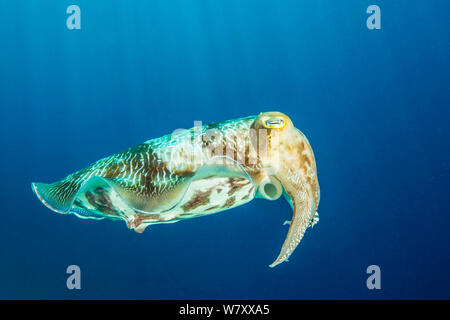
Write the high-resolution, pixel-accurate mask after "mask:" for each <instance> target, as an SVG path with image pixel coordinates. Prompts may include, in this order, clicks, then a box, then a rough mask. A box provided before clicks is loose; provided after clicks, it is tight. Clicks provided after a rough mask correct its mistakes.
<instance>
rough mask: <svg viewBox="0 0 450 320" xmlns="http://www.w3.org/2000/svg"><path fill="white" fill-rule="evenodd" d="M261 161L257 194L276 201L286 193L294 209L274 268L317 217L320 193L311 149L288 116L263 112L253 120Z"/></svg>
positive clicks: (288, 253)
mask: <svg viewBox="0 0 450 320" xmlns="http://www.w3.org/2000/svg"><path fill="white" fill-rule="evenodd" d="M252 128H253V129H254V130H255V131H256V136H257V139H256V142H257V143H258V157H259V160H260V163H261V167H262V169H261V171H260V173H259V177H258V178H257V179H255V180H256V181H257V183H258V195H259V196H260V197H263V198H266V199H268V200H276V199H278V198H279V197H280V196H281V194H284V195H285V197H286V199H287V200H288V201H289V203H290V204H291V206H292V208H293V211H294V213H293V217H292V220H291V221H290V227H289V231H288V234H287V237H286V240H285V241H284V244H283V247H282V248H281V252H280V254H279V255H278V257H277V259H276V260H275V261H274V262H273V263H272V264H271V265H270V267H274V266H276V265H278V264H280V263H281V262H283V261H286V260H287V259H288V258H289V256H290V255H291V254H292V252H293V251H294V249H295V248H296V247H297V245H298V244H299V243H300V240H301V239H302V237H303V235H304V233H305V231H306V229H307V228H308V227H309V226H312V225H313V224H314V222H315V219H316V217H317V213H316V210H317V207H318V205H319V199H320V192H319V182H318V180H317V169H316V162H315V159H314V154H313V151H312V148H311V146H310V144H309V142H308V140H307V139H306V137H305V136H304V134H303V133H301V132H300V131H299V130H298V129H296V128H295V127H294V125H293V123H292V121H291V119H289V117H288V116H286V115H285V114H283V113H280V112H264V113H261V114H260V115H259V116H258V117H257V118H256V120H255V122H254V123H253V126H252Z"/></svg>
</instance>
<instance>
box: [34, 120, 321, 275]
mask: <svg viewBox="0 0 450 320" xmlns="http://www.w3.org/2000/svg"><path fill="white" fill-rule="evenodd" d="M32 189H33V191H34V192H35V193H36V195H37V197H38V198H39V200H40V201H42V203H43V204H44V205H46V206H47V207H48V208H49V209H51V210H53V211H55V212H58V213H62V214H70V213H72V214H74V215H76V216H78V217H80V218H84V219H97V220H99V219H105V218H108V219H113V220H123V221H125V222H126V224H127V226H128V228H130V229H134V230H135V231H136V232H139V233H141V232H143V231H144V229H145V228H146V227H147V226H149V225H151V224H157V223H172V222H177V221H180V220H184V219H190V218H194V217H200V216H204V215H209V214H212V213H217V212H221V211H224V210H228V209H231V208H234V207H236V206H240V205H243V204H245V203H247V202H249V201H250V200H252V199H254V198H264V199H267V200H276V199H278V198H279V197H281V195H284V197H285V198H286V200H287V201H288V202H289V204H290V205H291V207H292V209H293V217H292V220H291V221H286V222H287V223H288V224H289V225H290V227H289V231H288V234H287V237H286V239H285V241H284V244H283V246H282V248H281V252H280V253H279V255H278V257H277V258H276V260H275V261H274V262H273V263H272V264H271V265H270V267H274V266H276V265H278V264H280V263H281V262H283V261H286V260H287V259H288V258H289V256H290V255H291V254H292V252H293V251H294V249H295V248H296V247H297V245H298V244H299V242H300V240H301V239H302V237H303V235H304V233H305V231H306V229H307V228H308V227H311V226H313V225H314V224H315V223H316V222H317V221H318V214H317V207H318V205H319V199H320V192H319V183H318V180H317V169H316V162H315V158H314V154H313V151H312V148H311V146H310V144H309V142H308V140H307V139H306V137H305V136H304V135H303V133H301V132H300V131H299V130H298V129H296V128H295V127H294V125H293V124H292V121H291V120H290V119H289V117H288V116H286V115H285V114H283V113H280V112H263V113H261V114H259V115H257V116H250V117H245V118H240V119H236V120H229V121H224V122H218V123H214V124H208V125H204V126H201V125H197V126H194V127H193V128H191V129H189V130H176V131H174V132H173V133H172V134H168V135H165V136H163V137H161V138H157V139H152V140H149V141H147V142H144V143H142V144H139V145H137V146H134V147H132V148H129V149H127V150H124V151H122V152H119V153H116V154H114V155H112V156H109V157H106V158H104V159H101V160H99V161H97V162H95V163H94V164H92V165H90V166H88V167H87V168H85V169H82V170H80V171H77V172H75V173H72V174H70V175H69V176H67V177H66V178H64V179H62V180H60V181H57V182H54V183H50V184H45V183H32Z"/></svg>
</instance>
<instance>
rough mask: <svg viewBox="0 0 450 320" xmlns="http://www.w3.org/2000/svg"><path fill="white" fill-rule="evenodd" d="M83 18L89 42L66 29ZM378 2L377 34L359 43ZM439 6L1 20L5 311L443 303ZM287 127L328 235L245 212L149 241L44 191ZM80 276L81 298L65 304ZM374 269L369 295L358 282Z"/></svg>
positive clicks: (226, 4)
mask: <svg viewBox="0 0 450 320" xmlns="http://www.w3.org/2000/svg"><path fill="white" fill-rule="evenodd" d="M70 4H77V5H79V6H80V8H81V16H82V29H81V30H72V31H70V30H68V29H67V28H66V18H67V16H68V15H67V14H66V12H65V11H66V8H67V7H68V6H69V5H70ZM371 4H378V5H379V6H380V7H381V13H382V21H381V23H382V29H381V30H368V29H367V28H366V19H367V17H368V14H366V12H365V11H366V8H367V7H368V6H369V5H371ZM449 9H450V3H449V2H448V1H445V0H433V1H411V0H408V1H406V0H396V1H380V0H377V1H365V0H346V1H333V0H314V1H313V0H308V1H307V0H305V1H300V0H283V1H266V0H214V1H207V0H203V1H188V0H184V1H181V0H170V1H167V0H151V1H144V0H135V1H125V0H123V1H119V0H116V1H113V0H110V1H106V0H98V1H88V0H70V1H66V0H51V1H50V0H47V1H31V0H30V1H13V0H5V1H2V2H1V3H0V139H1V141H0V143H1V157H0V173H1V179H0V188H1V189H0V191H1V193H0V197H1V198H0V200H1V210H0V218H1V220H0V298H8V299H10V298H16V299H17V298H27V299H37V298H41V299H49V298H57V299H94V298H114V299H118V298H124V299H128V298H133V299H184V298H190V299H197V298H202V299H215V298H224V299H229V298H243V299H335V298H341V299H353V298H356V299H394V298H450V273H449V269H450V250H449V244H450V232H449V230H450V210H449V204H450V202H449V187H450V182H449V181H450V179H449V178H450V165H449V160H450V157H449V150H450V143H449V141H450V130H449V118H450V117H449V115H450V111H449V108H450V90H449V83H450V62H449V48H450V42H449V39H450V37H449V35H450V23H449V20H448V12H449ZM268 110H279V111H282V112H284V113H286V114H287V115H289V116H290V117H291V119H292V120H293V122H294V124H295V125H296V126H297V127H298V128H299V129H300V130H302V131H303V132H304V133H305V134H306V135H307V137H308V138H309V140H310V142H311V144H312V146H313V148H314V151H315V155H316V160H317V167H318V176H319V182H320V186H321V203H320V206H319V214H320V222H319V224H318V225H317V226H316V227H314V229H312V230H311V229H309V230H308V231H307V233H306V235H305V237H304V239H303V240H302V242H301V244H300V245H299V247H298V248H297V249H296V251H295V252H294V254H293V255H292V257H291V258H290V262H288V263H283V264H281V265H279V266H278V267H276V268H275V269H271V268H269V267H268V265H269V264H270V263H271V262H272V261H273V260H274V259H275V257H276V255H277V254H278V252H279V249H280V248H281V245H282V243H283V241H284V238H285V235H286V233H287V230H288V228H287V226H283V225H282V223H283V222H284V221H285V220H288V219H290V217H291V210H290V207H289V205H288V204H287V203H286V202H285V201H284V200H282V199H280V200H278V201H275V202H269V201H265V200H261V199H258V200H255V201H253V202H251V203H249V204H247V205H244V206H241V207H238V208H235V209H233V210H230V211H225V212H222V213H219V214H216V215H211V216H207V217H202V218H198V219H192V220H189V221H184V222H179V223H175V224H169V225H156V226H152V227H150V228H148V229H147V230H146V231H145V232H144V233H143V234H137V233H135V232H134V231H131V230H128V229H127V228H126V226H125V224H124V223H121V222H114V221H100V222H96V221H86V220H82V219H78V218H76V217H75V216H63V215H58V214H55V213H53V212H51V211H50V210H48V209H47V208H45V207H44V206H43V205H42V204H41V203H40V202H39V201H38V200H37V198H36V197H35V195H34V194H33V193H32V191H31V188H30V182H32V181H39V182H53V181H56V180H59V179H61V178H63V177H65V176H66V175H67V174H69V173H71V172H74V171H76V170H78V169H81V168H83V167H85V166H87V165H88V164H90V163H92V162H94V161H96V160H98V159H100V158H102V157H105V156H108V155H110V154H113V153H115V152H118V151H121V150H123V149H125V148H127V147H130V146H133V145H136V144H138V143H141V142H143V141H146V140H148V139H151V138H156V137H159V136H161V135H163V134H166V133H170V132H172V131H173V130H174V129H177V128H190V127H192V126H193V123H194V120H200V121H202V122H203V123H205V124H206V123H210V122H216V121H222V120H227V119H233V118H240V117H244V116H248V115H254V114H258V113H259V112H262V111H268ZM71 264H76V265H79V266H80V268H81V272H82V289H81V290H80V291H77V290H73V291H70V290H68V289H67V288H66V278H67V276H68V275H67V274H66V273H65V271H66V268H67V266H68V265H71ZM372 264H376V265H379V266H380V268H381V273H382V278H381V286H382V289H381V290H372V291H371V290H368V289H367V288H366V278H367V276H368V275H367V274H366V268H367V266H369V265H372Z"/></svg>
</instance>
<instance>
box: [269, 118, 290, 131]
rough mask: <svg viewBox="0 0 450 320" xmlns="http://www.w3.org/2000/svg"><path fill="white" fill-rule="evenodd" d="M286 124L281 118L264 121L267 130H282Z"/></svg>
mask: <svg viewBox="0 0 450 320" xmlns="http://www.w3.org/2000/svg"><path fill="white" fill-rule="evenodd" d="M285 125H286V123H285V122H284V120H283V119H281V118H270V119H267V120H266V121H264V126H265V127H266V128H267V129H282V128H284V126H285Z"/></svg>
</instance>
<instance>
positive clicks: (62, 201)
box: [31, 176, 134, 220]
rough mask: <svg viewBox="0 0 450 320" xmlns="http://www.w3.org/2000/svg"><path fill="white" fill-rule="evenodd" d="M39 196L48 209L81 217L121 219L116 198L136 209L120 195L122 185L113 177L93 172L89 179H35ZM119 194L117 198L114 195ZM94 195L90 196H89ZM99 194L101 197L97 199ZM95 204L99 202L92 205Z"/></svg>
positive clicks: (36, 192) (35, 189) (33, 185)
mask: <svg viewBox="0 0 450 320" xmlns="http://www.w3.org/2000/svg"><path fill="white" fill-rule="evenodd" d="M31 187H32V189H33V191H34V193H35V194H36V196H37V197H38V198H39V200H41V202H42V203H43V204H44V205H45V206H47V207H48V208H49V209H51V210H53V211H55V212H58V213H62V214H69V213H73V214H75V215H76V216H78V217H79V218H84V219H86V218H88V219H89V218H90V219H97V220H98V219H103V218H105V217H109V218H115V219H119V218H121V216H120V213H119V212H118V211H117V210H116V208H115V204H113V202H115V203H117V201H119V202H121V203H122V204H124V207H126V208H128V209H129V212H133V210H134V209H133V208H132V206H131V205H130V204H129V203H127V201H126V200H125V199H123V198H122V197H121V193H122V191H121V190H120V187H119V186H118V185H117V184H115V183H114V182H113V181H111V180H108V179H105V178H102V177H99V176H92V177H90V178H87V179H78V180H73V179H70V177H69V178H66V179H64V180H61V181H57V182H54V183H49V184H46V183H32V184H31ZM113 196H116V197H115V198H114V199H111V197H113ZM89 197H91V198H90V199H88V198H89ZM95 197H97V198H98V199H99V200H98V199H95ZM90 202H93V204H96V205H97V206H96V207H95V206H93V204H92V203H90Z"/></svg>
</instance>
